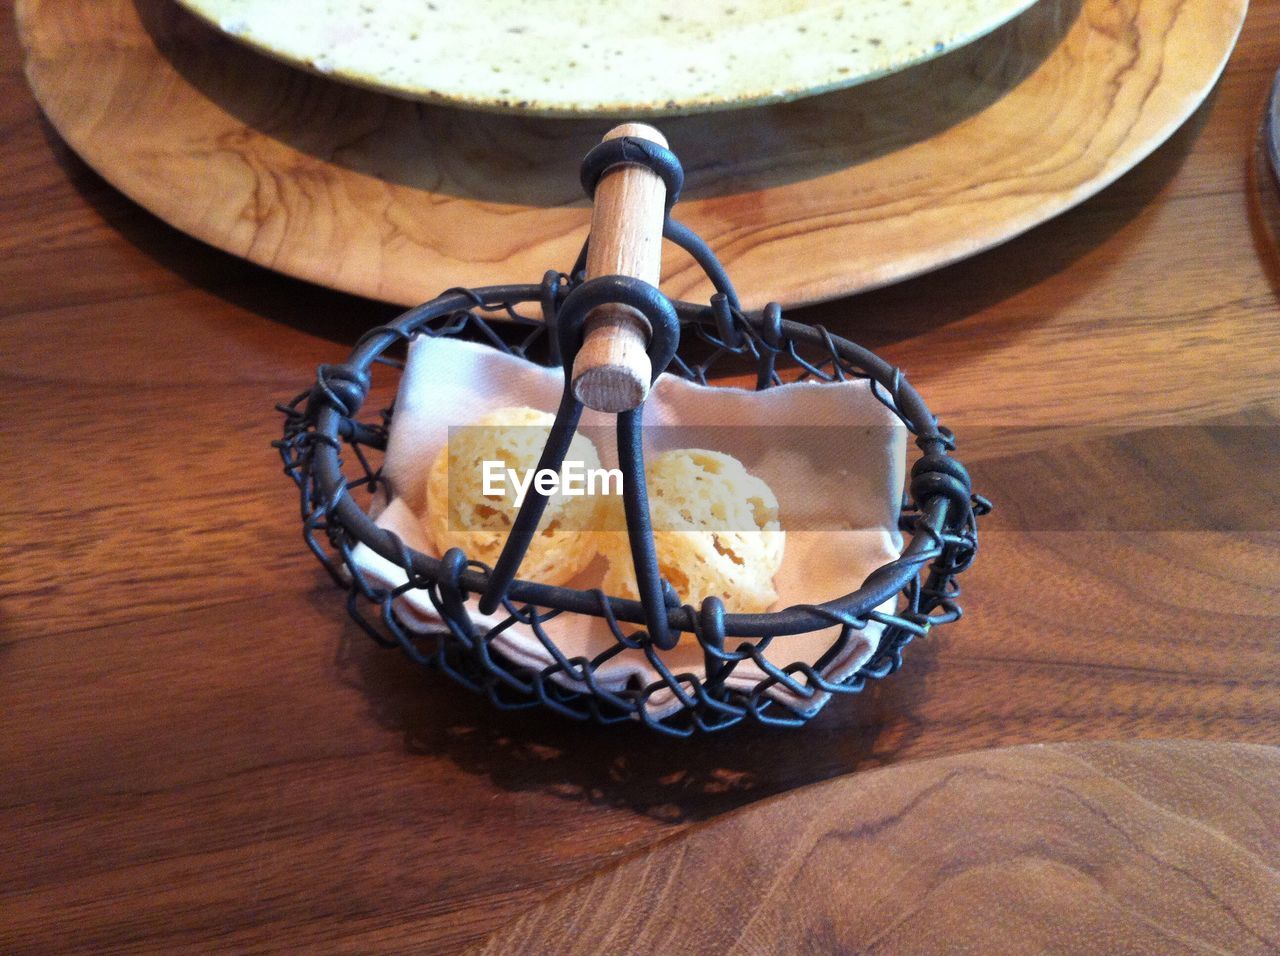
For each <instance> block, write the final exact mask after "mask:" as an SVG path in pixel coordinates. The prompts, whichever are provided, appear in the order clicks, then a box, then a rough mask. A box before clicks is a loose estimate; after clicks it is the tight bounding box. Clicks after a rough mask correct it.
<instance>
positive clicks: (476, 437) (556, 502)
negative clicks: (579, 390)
mask: <svg viewBox="0 0 1280 956" xmlns="http://www.w3.org/2000/svg"><path fill="white" fill-rule="evenodd" d="M554 421H555V417H554V416H553V415H550V414H548V413H547V412H542V411H538V410H537V409H535V408H522V407H511V408H499V409H496V410H494V411H492V412H489V413H488V414H487V415H484V416H483V417H481V418H480V419H478V420H477V421H475V422H473V423H472V424H473V426H476V427H474V428H468V429H465V430H454V431H453V432H452V434H451V435H450V437H449V441H448V443H447V444H446V445H445V447H444V448H442V449H441V450H440V452H439V454H437V455H436V460H435V461H434V462H433V463H432V465H431V471H430V473H429V475H428V477H427V513H426V516H425V519H424V522H423V523H424V527H425V528H426V531H427V534H428V535H430V537H431V540H432V541H433V542H434V544H435V546H436V548H437V549H438V550H439V552H440V554H444V552H446V551H448V550H449V549H450V548H461V549H462V550H463V551H464V552H466V555H467V557H468V558H471V559H475V560H479V561H483V562H484V563H485V564H488V565H490V566H492V565H493V564H494V562H496V561H497V560H498V555H500V554H501V553H502V547H503V545H505V544H506V541H507V535H508V534H509V533H510V531H511V526H512V524H513V523H514V522H515V518H516V513H517V512H518V510H519V509H518V508H516V505H515V496H516V493H515V490H514V489H513V488H512V487H510V483H509V482H504V483H503V485H502V487H503V489H504V494H503V495H502V496H501V497H495V496H492V495H490V496H486V495H485V494H484V493H483V491H484V473H483V462H484V461H486V460H489V461H502V462H504V463H505V467H507V468H514V469H516V470H518V471H519V472H520V473H523V472H524V471H525V470H526V469H532V468H536V467H537V465H538V459H539V458H540V457H541V455H542V449H543V446H544V445H545V444H546V442H547V435H548V434H549V433H550V431H551V425H552V422H554ZM565 460H566V461H580V462H582V463H583V464H584V466H585V467H586V468H588V469H591V468H599V467H600V456H599V454H598V453H597V452H596V447H595V445H594V444H592V442H591V440H590V439H588V438H586V437H584V436H583V435H575V436H574V438H573V442H572V443H571V444H570V446H569V453H568V454H567V455H566V456H565ZM606 500H607V499H605V498H603V497H601V496H598V495H581V496H577V495H563V494H557V495H553V496H552V497H550V498H549V499H548V500H547V507H546V511H544V512H543V514H542V519H541V521H540V522H539V523H538V532H537V534H535V535H534V537H533V540H532V541H530V542H529V550H528V551H527V552H526V554H525V557H524V561H523V562H521V564H520V572H519V575H520V577H521V578H523V579H525V580H529V581H537V582H540V583H542V584H564V583H566V582H567V581H569V580H570V579H571V578H573V577H574V576H575V575H577V574H578V573H579V572H581V571H582V569H583V568H585V567H586V566H587V565H588V564H590V563H591V560H592V558H594V557H595V556H596V553H597V549H598V545H599V541H598V533H597V530H596V529H598V528H599V527H601V522H602V521H603V517H604V510H605V502H606Z"/></svg>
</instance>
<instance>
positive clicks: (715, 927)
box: [473, 741, 1280, 956]
mask: <svg viewBox="0 0 1280 956" xmlns="http://www.w3.org/2000/svg"><path fill="white" fill-rule="evenodd" d="M1277 950H1280V749H1278V748H1275V747H1263V746H1255V745H1246V744H1222V743H1202V742H1194V741H1145V742H1120V743H1085V744H1051V745H1035V746H1029V747H1015V748H1010V749H1006V750H983V751H976V752H972V753H967V754H961V755H958V756H953V757H944V758H939V759H935V760H926V761H921V762H917V763H908V764H902V765H899V766H896V767H891V768H889V769H886V770H879V771H872V772H868V773H858V774H852V775H849V776H844V777H840V778H837V779H835V780H832V781H828V782H826V783H821V784H815V785H812V786H809V787H804V788H802V789H800V790H796V791H793V792H791V793H789V794H786V795H784V796H782V797H778V798H775V799H772V800H767V801H764V802H762V803H760V804H757V805H755V806H752V807H748V808H746V809H745V810H741V811H737V812H735V813H731V814H728V815H726V816H724V817H720V818H718V819H716V820H713V821H712V822H710V823H708V824H704V825H702V826H701V827H698V828H696V829H693V830H690V831H686V832H684V833H682V834H680V835H679V836H676V837H674V838H672V839H671V840H669V841H666V842H662V843H659V844H658V845H656V846H654V847H651V848H649V849H647V850H644V851H642V852H641V853H639V854H638V855H636V856H632V857H630V858H627V859H625V860H623V861H621V862H620V863H618V864H616V865H614V866H613V867H611V868H608V869H605V870H603V871H600V872H598V873H596V874H594V875H592V876H589V877H587V878H586V879H585V880H583V881H582V882H579V883H577V884H574V885H573V886H571V887H569V888H568V889H567V890H565V891H563V892H562V893H560V894H558V895H555V896H553V897H551V898H550V899H548V900H546V901H545V902H543V903H542V904H540V905H539V906H537V907H535V908H534V909H533V910H531V911H529V912H527V913H526V914H525V915H524V916H522V917H520V918H519V919H517V920H516V921H515V922H514V923H512V924H511V925H510V926H508V927H506V928H504V929H503V930H500V931H499V932H497V933H496V934H494V935H493V936H491V937H489V938H488V939H487V940H486V941H484V942H483V943H482V944H481V945H480V946H479V947H477V949H476V950H473V952H484V953H552V952H554V953H562V954H569V953H600V952H607V953H667V952H693V953H721V952H728V953H738V952H745V953H779V952H824V953H830V952H842V953H845V952H847V953H853V952H857V953H941V952H966V953H1046V952H1054V953H1092V952H1111V953H1119V952H1124V953H1152V954H1162V956H1164V954H1172V953H1208V952H1231V953H1274V952H1276V951H1277Z"/></svg>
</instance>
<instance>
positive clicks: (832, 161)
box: [17, 0, 1246, 307]
mask: <svg viewBox="0 0 1280 956" xmlns="http://www.w3.org/2000/svg"><path fill="white" fill-rule="evenodd" d="M1245 5H1246V0H1131V2H1126V3H1115V2H1113V0H1040V2H1039V3H1037V4H1035V5H1034V6H1033V7H1032V8H1031V9H1030V10H1029V11H1028V12H1027V13H1026V14H1024V15H1022V16H1020V17H1018V18H1016V19H1015V20H1014V21H1013V22H1011V23H1010V24H1008V25H1007V26H1005V27H1003V28H1001V29H1000V30H997V31H996V32H995V33H993V34H991V35H990V36H988V37H986V38H984V39H982V40H980V41H978V42H977V43H974V44H971V45H970V46H968V47H965V48H963V49H961V50H959V51H957V52H955V53H953V54H950V55H947V56H944V57H941V58H939V59H937V60H934V61H932V62H930V63H928V64H925V65H923V66H921V67H919V68H917V69H913V70H909V71H906V72H904V73H900V74H896V75H894V76H890V77H886V78H884V79H882V80H878V81H875V82H872V83H869V84H865V85H863V86H859V87H856V88H854V89H851V90H845V91H841V92H838V93H833V94H830V95H826V96H821V97H815V98H810V99H806V100H803V101H800V102H796V103H791V104H783V105H777V106H771V107H764V108H758V109H751V110H735V111H732V112H730V113H723V114H714V115H710V116H695V117H685V118H679V119H672V120H664V121H663V122H662V124H661V126H662V131H663V132H664V133H665V134H666V136H667V138H668V139H669V140H670V141H671V144H672V147H673V149H674V150H675V151H676V152H677V154H678V155H679V156H680V157H681V159H682V160H683V162H684V164H685V166H686V169H687V170H688V172H689V176H688V188H687V189H686V191H685V199H684V201H683V202H682V203H681V204H680V207H679V211H678V216H679V218H681V219H682V220H684V221H685V222H687V223H688V225H690V226H691V227H692V228H693V229H695V230H696V231H697V232H699V233H701V234H702V235H703V236H704V237H705V238H707V239H708V240H709V241H710V242H711V244H712V245H713V247H714V248H715V249H716V250H717V251H718V253H719V254H720V255H721V256H722V257H723V258H724V259H725V261H726V264H727V265H728V266H729V268H730V270H731V271H732V273H733V274H734V276H735V278H736V282H737V285H738V288H739V291H740V293H741V295H742V299H743V301H744V303H746V304H747V305H748V306H750V307H760V306H762V305H763V304H764V303H765V302H767V301H770V300H776V301H779V302H781V303H783V304H784V305H791V304H798V303H802V302H814V301H819V300H823V299H829V298H832V297H834V296H837V295H842V294H847V293H851V292H855V291H858V290H861V289H867V288H871V287H874V286H878V285H883V284H885V283H888V282H892V281H895V280H897V279H901V278H903V277H906V276H910V275H914V274H918V273H921V272H924V271H927V270H929V269H934V268H937V267H938V266H940V265H942V264H944V263H947V262H952V261H955V260H957V259H960V258H963V257H965V256H968V255H972V254H973V253H975V252H977V251H979V250H981V249H984V248H987V247H989V246H991V245H993V244H995V243H998V242H1001V241H1003V240H1006V239H1008V238H1009V237H1010V236H1014V235H1017V234H1019V233H1021V232H1023V231H1024V230H1026V229H1028V228H1030V227H1031V226H1033V225H1035V224H1036V223H1039V222H1042V221H1044V220H1045V219H1047V218H1049V217H1051V216H1054V215H1056V214H1058V213H1060V212H1061V211H1062V210H1064V209H1067V208H1069V207H1071V206H1073V205H1075V204H1076V203H1078V202H1080V201H1081V200H1083V199H1084V198H1086V197H1087V196H1090V195H1092V194H1093V193H1095V192H1097V191H1098V190H1099V189H1101V188H1102V187H1104V186H1105V185H1106V184H1108V183H1110V182H1111V181H1112V180H1114V179H1115V178H1116V177H1117V176H1119V175H1120V174H1122V173H1123V172H1124V171H1125V170H1127V169H1129V168H1130V167H1131V166H1133V164H1134V163H1136V162H1138V161H1139V160H1140V159H1142V158H1143V157H1144V156H1146V155H1147V154H1148V153H1149V152H1150V151H1151V150H1152V149H1154V148H1155V147H1156V146H1157V145H1158V144H1159V143H1161V142H1163V141H1164V140H1165V139H1166V138H1167V137H1168V136H1169V135H1170V133H1172V132H1173V130H1174V129H1176V128H1177V127H1178V126H1179V125H1180V124H1181V123H1182V122H1183V121H1184V120H1185V119H1186V117H1187V116H1188V115H1189V114H1190V113H1191V112H1192V110H1193V109H1194V108H1195V106H1196V105H1197V104H1199V103H1200V102H1201V101H1202V99H1203V98H1204V96H1205V95H1206V94H1207V93H1208V91H1209V89H1210V88H1211V87H1212V85H1213V82H1214V80H1215V79H1216V77H1217V76H1218V72H1219V70H1220V69H1221V66H1222V64H1223V62H1224V60H1225V59H1226V56H1227V54H1228V52H1229V51H1230V49H1231V46H1232V43H1233V41H1234V39H1235V37H1236V33H1237V30H1238V28H1239V25H1240V22H1241V18H1242V17H1243V15H1244V10H1245ZM17 9H18V13H19V21H20V25H21V30H22V36H23V41H24V43H25V45H26V47H27V49H28V51H29V56H28V61H27V75H28V77H29V79H30V81H31V83H32V85H33V87H34V89H35V91H36V94H37V96H38V97H39V98H40V101H41V103H42V104H43V106H44V109H45V111H46V113H47V114H48V116H49V118H50V119H51V121H52V122H53V124H54V126H55V127H57V129H58V130H59V132H60V134H61V135H62V136H63V137H65V138H66V140H67V141H68V142H70V144H71V145H72V146H73V147H74V148H75V149H76V150H77V151H78V152H79V153H80V154H81V155H82V156H84V157H85V158H86V159H87V160H88V162H89V163H90V165H92V166H93V167H95V168H96V169H97V170H98V171H99V172H100V173H101V174H102V175H104V176H105V177H106V178H107V179H108V180H109V181H111V182H112V183H113V184H114V185H115V186H116V187H117V188H119V189H121V190H123V191H124V192H125V193H126V194H128V195H129V196H131V197H133V198H134V199H135V200H137V201H138V202H140V203H141V204H142V205H143V206H145V207H147V208H148V209H150V210H152V211H153V212H155V213H156V214H158V215H159V216H160V217H161V218H163V219H165V220H167V221H168V222H170V223H172V224H174V225H175V226H177V227H178V228H180V229H182V230H184V231H186V232H188V233H190V234H191V235H194V236H196V237H197V238H199V239H202V240H204V241H206V242H209V243H211V244H213V245H215V246H218V247H219V248H222V249H226V250H228V251H230V252H233V253H235V254H236V255H240V256H244V257H246V258H248V259H250V260H252V261H254V262H256V263H259V264H261V265H265V266H268V267H270V268H272V269H278V270H280V271H283V272H286V273H288V274H290V275H294V276H300V277H302V278H305V279H309V280H311V281H314V282H319V283H322V284H324V285H327V286H330V287H333V288H337V289H343V290H346V291H349V292H353V293H358V294H360V295H365V296H370V297H373V298H377V299H382V300H385V301H389V302H399V303H403V304H417V303H419V302H422V301H425V300H426V299H429V298H431V297H432V296H434V295H436V294H437V293H438V292H440V291H441V290H442V289H444V288H447V287H450V286H454V285H468V286H475V285H491V284H496V283H503V282H536V281H538V280H539V279H541V277H542V275H543V273H544V272H545V271H546V270H547V269H548V268H553V267H554V268H562V269H567V268H569V266H570V264H571V263H572V262H573V261H574V257H575V255H576V254H577V251H578V249H579V247H580V246H581V243H582V240H583V236H584V234H585V232H586V228H587V223H588V220H589V211H588V209H587V203H586V200H585V197H583V196H582V193H581V189H580V187H579V185H578V180H577V169H578V164H579V162H580V161H581V158H582V156H583V155H585V153H586V151H587V150H588V149H590V148H591V146H593V145H594V144H595V143H596V142H597V141H598V140H599V139H600V136H601V134H602V133H603V132H604V131H605V130H606V129H607V128H609V126H611V125H612V123H610V122H608V121H604V120H600V121H571V120H537V119H529V118H519V117H508V116H491V115H484V114H478V113H467V112H464V111H460V110H455V109H449V108H445V107H436V106H429V105H425V104H421V103H412V102H408V101H402V100H398V99H394V98H391V97H388V96H385V95H381V94H377V93H372V92H368V91H364V90H359V89H355V88H352V87H348V86H344V85H342V84H339V83H336V82H333V81H329V80H325V79H324V78H321V77H315V76H311V75H308V74H304V73H302V72H300V71H296V70H294V69H292V68H290V67H286V66H284V65H282V64H279V63H276V62H274V61H270V60H267V59H265V58H263V57H261V56H260V55H258V54H256V53H254V52H252V51H250V50H247V49H244V48H241V47H240V46H238V45H236V44H234V43H232V42H231V41H229V40H227V39H226V38H225V37H223V36H221V35H220V34H218V33H216V32H215V31H213V30H212V29H210V28H209V27H207V26H206V25H205V24H204V23H202V22H201V21H198V20H196V19H195V18H194V17H193V16H192V15H190V14H188V13H186V12H184V11H182V10H181V9H179V8H178V7H177V6H176V5H175V4H173V3H171V2H169V0H19V2H18V7H17ZM458 68H459V69H484V68H486V65H485V63H484V59H483V53H482V52H480V51H476V53H475V55H474V56H471V57H463V58H462V59H460V61H459V67H458ZM666 274H667V282H668V287H669V289H670V290H671V291H672V292H673V293H675V294H678V295H681V296H689V295H693V294H697V295H699V296H702V295H705V294H708V293H709V291H710V289H709V286H707V285H706V284H705V283H704V281H703V280H702V278H701V274H700V272H699V271H698V270H697V269H696V268H695V267H694V266H693V264H692V263H691V261H690V260H689V259H688V258H687V257H685V256H671V257H669V258H668V263H667V270H666Z"/></svg>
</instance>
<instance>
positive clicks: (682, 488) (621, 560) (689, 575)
mask: <svg viewBox="0 0 1280 956" xmlns="http://www.w3.org/2000/svg"><path fill="white" fill-rule="evenodd" d="M645 476H646V481H647V485H648V492H649V513H650V515H651V516H652V519H653V528H654V532H653V538H654V543H655V546H656V548H657V552H658V570H659V572H660V573H661V574H662V576H663V577H665V578H666V579H667V580H668V581H670V582H671V586H672V587H673V588H675V590H676V593H677V594H679V595H680V599H681V600H682V601H685V602H687V603H692V604H695V605H697V604H700V603H701V602H702V600H703V598H706V597H709V596H711V595H716V596H718V597H720V598H721V599H722V600H723V601H724V603H725V608H726V609H727V610H729V611H736V612H740V613H745V614H752V613H757V612H760V611H765V610H767V609H768V608H769V607H770V606H771V605H772V604H774V603H775V602H776V601H777V600H778V592H777V591H776V590H775V589H774V586H773V577H774V575H775V574H777V573H778V569H779V568H781V567H782V556H783V552H784V550H785V548H786V532H785V531H783V530H782V526H781V524H780V522H779V518H778V499H777V498H776V497H775V496H774V494H773V491H772V490H771V489H770V488H769V486H768V485H767V484H766V483H765V482H764V480H763V479H761V478H758V477H757V476H755V475H752V474H750V473H748V471H747V470H746V468H744V467H743V465H742V462H740V461H738V459H736V458H734V457H733V456H732V455H726V454H723V453H722V452H716V451H707V450H705V449H701V448H680V449H675V450H673V451H667V452H663V453H662V454H660V455H658V456H656V457H655V458H654V459H653V460H652V461H650V462H649V463H648V465H647V467H646V468H645ZM612 526H613V525H611V527H612ZM600 537H601V545H600V547H601V551H602V552H603V553H604V555H605V557H607V558H608V560H609V569H608V571H607V572H606V573H605V577H604V582H603V587H604V590H605V591H606V592H607V593H608V594H612V595H617V596H619V597H627V598H632V599H635V598H636V597H638V592H637V588H636V579H635V570H634V568H633V566H632V562H631V546H630V543H629V540H628V537H627V535H626V534H625V533H624V532H620V531H608V532H604V533H602V534H601V535H600Z"/></svg>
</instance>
